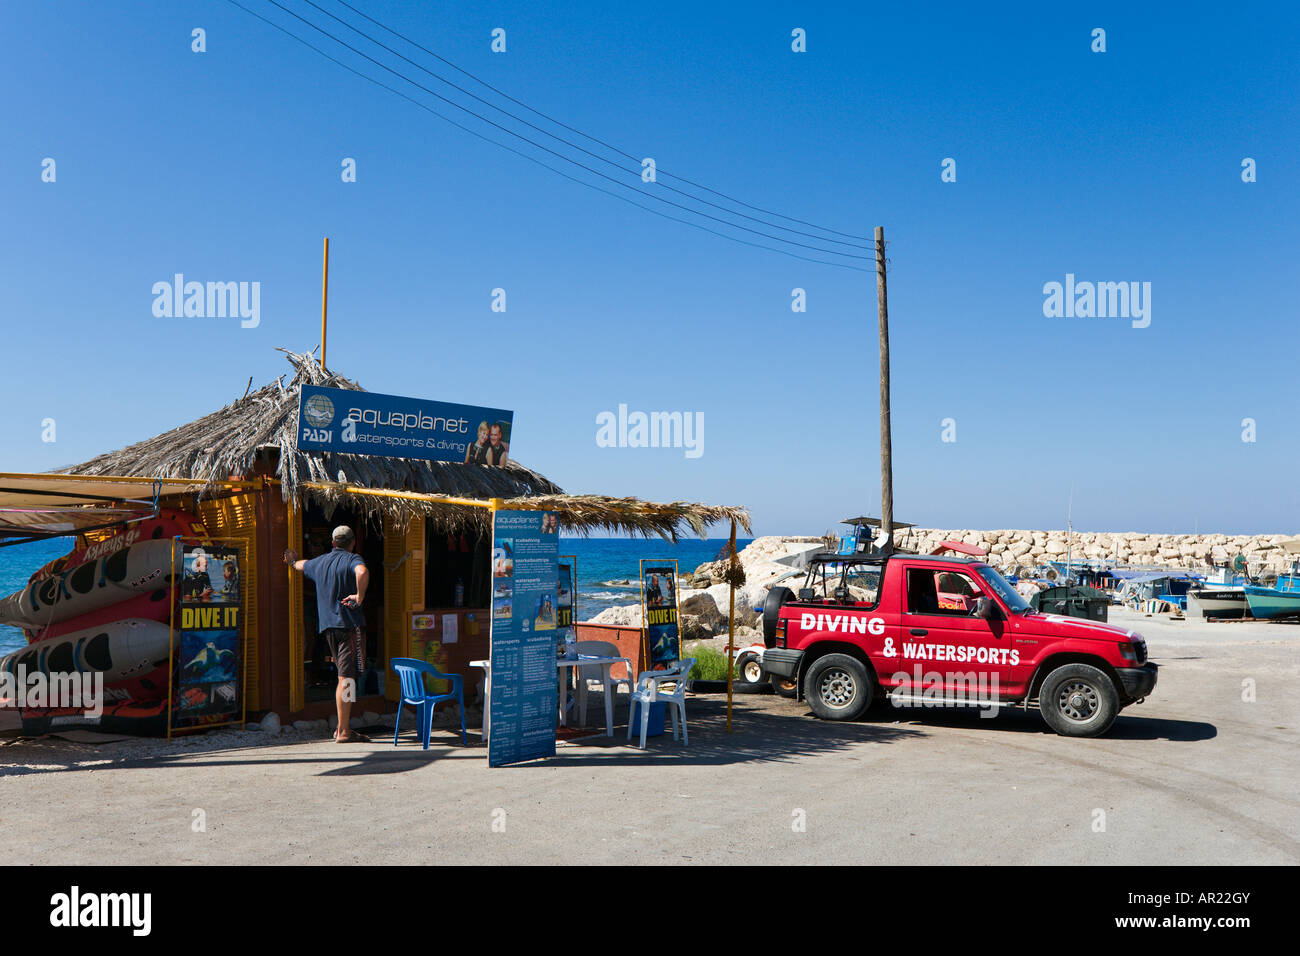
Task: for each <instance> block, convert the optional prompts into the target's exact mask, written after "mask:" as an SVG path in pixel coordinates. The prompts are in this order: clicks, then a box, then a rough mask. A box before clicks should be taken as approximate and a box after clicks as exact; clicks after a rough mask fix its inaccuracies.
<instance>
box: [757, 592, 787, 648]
mask: <svg viewBox="0 0 1300 956" xmlns="http://www.w3.org/2000/svg"><path fill="white" fill-rule="evenodd" d="M793 597H794V592H793V591H791V590H790V589H789V588H783V587H775V588H772V589H771V590H769V591H768V592H767V597H766V598H764V599H763V643H764V645H766V646H767V647H776V622H777V619H778V618H779V617H780V616H781V605H783V604H785V603H786V602H787V601H789V600H791V599H792V598H793Z"/></svg>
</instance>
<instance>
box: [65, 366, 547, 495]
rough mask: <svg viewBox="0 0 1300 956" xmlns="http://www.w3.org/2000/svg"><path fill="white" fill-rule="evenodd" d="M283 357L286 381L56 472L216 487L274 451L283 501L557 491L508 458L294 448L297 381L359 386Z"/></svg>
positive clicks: (299, 383) (248, 470)
mask: <svg viewBox="0 0 1300 956" xmlns="http://www.w3.org/2000/svg"><path fill="white" fill-rule="evenodd" d="M285 354H287V355H288V356H289V362H290V364H291V365H292V366H293V367H294V370H295V371H294V376H293V379H292V380H291V381H290V382H289V383H288V384H287V385H286V384H285V383H284V381H283V379H282V378H281V379H278V380H276V381H275V382H272V383H271V384H270V385H266V386H264V387H262V388H259V389H258V390H257V391H255V392H250V393H249V394H247V395H245V396H244V397H243V398H241V399H239V400H238V401H236V402H232V403H231V404H229V405H227V406H226V407H225V408H223V409H221V410H220V411H216V412H213V413H212V414H210V415H205V416H204V417H203V418H200V419H198V420H197V421H194V422H191V423H190V424H188V425H181V426H180V427H179V428H173V429H172V430H171V431H169V432H164V433H163V434H161V435H157V436H155V437H154V438H150V439H147V440H146V441H141V442H136V443H135V444H134V445H128V446H127V447H126V448H122V449H120V450H118V451H114V452H109V453H108V454H105V455H100V456H99V457H97V458H92V459H91V460H90V461H87V462H82V463H81V464H80V465H73V466H72V467H71V468H63V469H60V471H61V472H64V473H67V474H77V475H136V476H147V477H150V478H164V479H166V478H184V479H200V480H202V481H204V482H207V483H208V484H209V486H210V487H211V489H213V490H215V489H216V487H217V485H218V483H219V482H222V481H224V480H226V479H229V478H231V477H232V476H247V475H250V474H251V473H252V469H253V467H254V465H255V463H256V461H257V458H258V455H259V453H264V452H266V451H273V452H278V455H279V462H278V464H277V465H276V477H277V478H278V479H279V481H280V488H281V493H282V494H283V495H284V500H285V501H294V500H296V499H297V498H298V493H299V488H300V486H301V485H303V484H305V483H308V482H314V483H324V482H332V483H338V482H344V483H347V484H351V485H358V486H361V487H366V488H385V489H392V490H399V491H414V492H419V493H421V494H435V495H452V496H458V497H467V498H485V499H486V498H494V497H495V498H502V497H505V498H514V497H520V496H524V495H534V494H540V495H551V494H562V493H563V489H562V488H560V487H559V486H558V485H556V484H555V483H554V482H552V481H550V480H549V479H548V478H546V477H545V476H544V475H540V474H538V473H537V472H535V471H533V470H532V469H530V468H526V467H524V466H523V465H520V464H519V463H518V462H515V461H508V462H507V463H506V464H505V465H503V466H501V467H493V466H489V465H466V464H461V463H456V462H441V461H422V460H418V459H411V458H379V457H371V456H368V455H340V454H332V453H328V452H309V451H299V450H298V444H297V441H296V433H297V426H298V393H299V391H300V389H301V386H303V385H327V386H330V387H333V388H344V389H350V390H353V391H363V389H362V388H361V386H360V385H358V384H357V383H356V382H353V381H351V380H350V379H347V378H344V377H343V376H341V375H337V374H335V373H334V372H330V371H327V370H325V369H323V368H321V366H320V363H319V362H317V361H316V358H315V356H313V355H310V354H305V355H299V354H296V353H293V352H286V353H285Z"/></svg>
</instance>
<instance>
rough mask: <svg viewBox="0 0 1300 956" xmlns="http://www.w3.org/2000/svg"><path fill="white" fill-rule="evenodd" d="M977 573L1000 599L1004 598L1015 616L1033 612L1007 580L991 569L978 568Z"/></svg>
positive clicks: (1004, 602) (1003, 601) (1004, 601)
mask: <svg viewBox="0 0 1300 956" xmlns="http://www.w3.org/2000/svg"><path fill="white" fill-rule="evenodd" d="M975 570H976V572H977V573H978V574H979V576H980V577H982V578H983V579H984V582H985V583H986V584H987V585H988V586H989V587H991V588H992V589H993V590H994V591H996V592H997V595H998V597H1000V598H1002V603H1003V604H1005V605H1006V606H1007V608H1008V609H1009V610H1010V611H1011V612H1012V613H1013V614H1024V613H1025V612H1026V611H1029V610H1032V609H1031V608H1030V606H1029V603H1028V602H1027V601H1026V600H1025V599H1024V598H1023V597H1021V596H1020V592H1019V591H1017V590H1016V589H1015V588H1013V587H1012V586H1011V585H1010V583H1008V581H1007V579H1006V578H1004V577H1003V576H1002V575H1000V574H998V572H997V571H994V570H993V569H992V568H990V567H987V566H985V567H982V568H976V569H975Z"/></svg>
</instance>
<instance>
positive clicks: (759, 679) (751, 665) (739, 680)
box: [733, 651, 767, 694]
mask: <svg viewBox="0 0 1300 956" xmlns="http://www.w3.org/2000/svg"><path fill="white" fill-rule="evenodd" d="M766 683H767V674H765V673H764V672H763V662H762V660H760V659H759V656H758V655H757V654H755V653H754V652H753V651H745V652H744V653H743V654H741V655H740V656H739V657H737V658H736V681H735V684H734V685H733V686H734V689H735V690H737V691H739V692H740V693H742V694H756V693H758V692H759V690H761V689H762V687H763V685H764V684H766Z"/></svg>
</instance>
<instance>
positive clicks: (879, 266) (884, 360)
mask: <svg viewBox="0 0 1300 956" xmlns="http://www.w3.org/2000/svg"><path fill="white" fill-rule="evenodd" d="M876 299H877V301H878V303H879V307H880V536H881V539H882V540H883V542H884V545H883V548H882V550H884V552H885V553H886V554H889V553H891V552H892V551H893V550H894V456H893V438H892V435H891V432H890V427H889V293H888V291H887V290H886V288H885V227H884V226H877V227H876Z"/></svg>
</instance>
